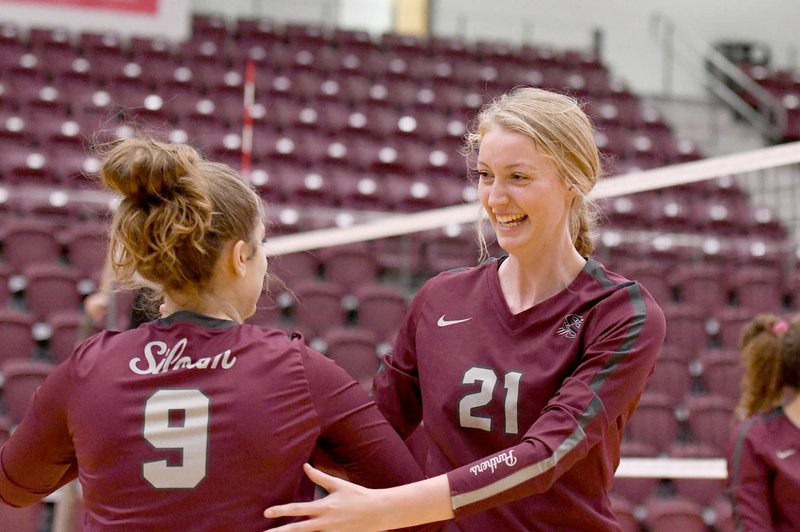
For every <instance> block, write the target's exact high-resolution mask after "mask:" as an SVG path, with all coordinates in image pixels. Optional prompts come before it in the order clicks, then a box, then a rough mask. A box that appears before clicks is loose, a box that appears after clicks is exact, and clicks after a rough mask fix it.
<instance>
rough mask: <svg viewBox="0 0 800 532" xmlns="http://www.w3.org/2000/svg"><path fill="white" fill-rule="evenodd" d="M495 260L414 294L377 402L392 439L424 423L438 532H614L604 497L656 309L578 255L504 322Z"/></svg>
mask: <svg viewBox="0 0 800 532" xmlns="http://www.w3.org/2000/svg"><path fill="white" fill-rule="evenodd" d="M501 260H502V259H501ZM500 262H501V261H497V260H492V261H489V262H487V263H485V264H483V265H481V266H478V267H474V268H469V269H465V270H459V271H452V272H445V273H442V274H440V275H438V276H436V277H435V278H433V279H432V280H430V281H428V282H427V283H426V284H425V285H424V286H423V287H422V289H421V290H420V291H419V292H418V294H417V296H416V297H415V299H414V301H413V302H412V304H411V307H410V310H409V313H408V316H407V319H406V321H405V323H404V325H403V326H402V328H401V330H400V332H399V334H398V339H397V341H396V343H395V350H394V353H393V354H390V355H389V356H387V358H386V361H385V366H384V370H383V371H382V372H381V373H379V374H378V375H377V377H376V389H375V398H376V402H377V403H378V406H379V407H380V408H381V410H382V411H383V412H384V414H385V415H386V416H387V419H389V421H390V423H392V425H393V426H394V427H395V428H396V429H397V430H398V432H399V433H400V434H401V436H404V437H405V436H408V435H409V434H410V433H411V432H412V431H413V430H414V428H415V427H416V426H417V425H418V424H419V423H420V421H424V426H425V428H426V431H427V432H428V434H429V436H430V440H431V443H430V449H429V452H428V456H427V458H426V464H425V466H426V473H427V475H428V476H429V477H430V476H435V475H439V474H442V473H448V480H449V482H450V487H451V498H452V500H451V502H452V506H453V509H454V512H455V520H454V521H451V522H450V523H449V524H448V529H451V530H554V528H555V527H556V526H558V527H560V529H563V530H566V529H580V530H614V529H618V525H617V523H616V519H615V518H614V516H613V514H612V512H611V508H610V503H609V499H608V496H607V492H608V490H609V489H610V487H611V484H612V481H613V475H614V471H615V469H616V467H617V465H618V463H619V448H620V441H621V440H622V437H623V432H624V428H625V423H626V421H627V420H628V418H629V417H630V415H631V413H632V412H633V410H634V408H635V406H636V404H637V403H638V400H639V397H640V396H641V394H642V391H643V390H644V387H645V384H646V381H647V379H648V377H649V376H650V374H651V373H652V371H653V368H654V365H655V362H656V358H657V355H658V352H659V349H660V347H661V344H662V342H663V340H664V335H665V322H664V316H663V313H662V312H661V309H660V308H659V307H658V305H657V304H656V302H655V301H654V300H653V299H652V297H651V296H650V295H649V294H648V293H647V292H646V291H645V290H644V289H643V288H642V287H641V286H640V285H639V284H638V283H635V282H633V281H629V280H627V279H625V278H623V277H621V276H619V275H617V274H615V273H612V272H610V271H608V270H606V269H605V268H604V267H603V266H602V265H601V264H600V263H599V262H597V261H595V260H593V259H591V258H590V259H588V260H587V262H586V265H585V267H584V268H583V270H582V271H581V273H580V274H579V275H578V277H577V278H576V279H575V280H574V281H573V282H572V284H571V285H570V286H569V287H567V288H566V289H565V290H563V291H561V292H560V293H558V294H556V295H554V296H553V297H551V298H549V299H547V300H545V301H543V302H541V303H539V304H537V305H535V306H534V307H532V308H530V309H528V310H525V311H523V312H521V313H519V314H516V315H512V314H511V312H510V311H509V309H508V306H507V305H506V303H505V300H504V298H503V294H502V291H501V288H500V283H499V278H498V272H497V269H498V266H499V264H500Z"/></svg>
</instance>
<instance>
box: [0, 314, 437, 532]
mask: <svg viewBox="0 0 800 532" xmlns="http://www.w3.org/2000/svg"><path fill="white" fill-rule="evenodd" d="M315 446H319V448H320V449H321V450H323V451H324V452H326V453H328V454H329V455H330V456H331V457H332V458H333V459H334V461H336V462H338V463H340V464H343V465H344V466H345V468H346V469H347V471H348V473H349V474H350V475H352V477H353V478H354V480H356V481H357V482H361V483H364V484H366V485H371V486H373V487H388V486H393V485H397V484H403V483H407V482H411V481H414V480H419V479H421V478H423V477H422V472H421V471H420V469H419V467H418V466H417V464H416V462H415V461H414V460H413V458H412V457H411V455H410V454H409V453H408V450H407V449H406V448H405V446H404V445H403V442H402V440H401V439H400V438H399V437H398V436H397V434H396V433H395V431H393V430H392V428H391V426H390V425H389V424H388V423H387V422H386V420H385V419H384V418H383V416H381V414H380V412H379V411H378V409H377V408H376V407H375V404H374V403H373V402H372V401H371V400H370V399H369V398H368V397H367V395H366V394H365V393H364V391H363V389H361V387H360V386H359V385H358V384H356V383H355V382H354V381H353V380H352V379H351V378H350V377H348V376H347V375H346V374H345V372H344V371H343V370H342V369H341V368H339V367H338V366H337V365H336V364H334V363H333V362H332V361H330V360H329V359H326V358H325V357H323V356H322V355H321V354H319V353H317V352H315V351H313V350H310V349H307V348H306V347H305V344H304V343H303V342H302V340H301V339H299V338H295V339H289V338H288V337H287V336H286V335H285V334H284V333H282V332H279V331H270V330H265V329H262V328H260V327H256V326H253V325H248V324H244V325H237V324H235V323H234V322H229V321H222V320H215V319H211V318H207V317H203V316H199V315H196V314H191V313H185V312H181V313H178V314H175V315H173V316H170V317H169V318H166V319H162V320H157V321H155V322H150V323H147V324H144V325H142V326H140V327H139V328H137V329H133V330H129V331H124V332H103V333H100V334H98V335H96V336H93V337H92V338H90V339H88V340H87V341H86V342H84V343H83V344H82V345H81V346H79V347H78V348H77V349H76V351H75V353H74V354H73V356H72V357H71V358H70V359H68V360H67V361H66V362H64V363H63V364H62V365H60V366H59V367H58V368H57V369H56V370H55V372H54V374H53V375H51V376H50V377H49V378H48V379H47V380H46V381H45V382H44V383H43V384H42V386H41V387H40V388H39V390H38V391H37V393H36V395H35V397H34V399H33V402H32V404H31V406H30V407H29V409H28V413H27V414H26V417H25V419H24V420H23V421H22V422H21V423H20V425H19V427H18V429H17V431H16V432H15V433H14V434H13V436H12V438H11V439H10V440H9V441H8V442H7V443H6V444H5V445H4V446H3V448H2V449H1V450H0V464H1V465H2V467H0V498H2V500H3V501H5V502H7V503H9V504H12V505H17V506H20V505H26V504H31V503H33V502H35V501H37V500H39V499H40V498H42V497H43V496H45V495H46V494H48V493H50V492H51V491H53V490H54V489H55V488H57V487H58V486H59V485H61V484H63V483H64V482H66V481H68V480H70V479H72V478H75V476H76V475H77V476H78V478H79V479H80V482H81V486H82V488H83V497H84V505H85V507H86V517H85V523H84V530H87V531H94V530H104V529H107V528H110V527H114V529H115V530H117V529H119V530H137V531H150V530H187V529H190V528H191V529H198V530H231V527H234V528H235V529H236V530H264V529H265V528H268V527H269V526H271V525H275V524H276V522H274V521H273V522H270V521H269V520H266V519H265V518H264V517H263V515H262V512H263V511H264V509H266V508H267V507H269V506H272V505H274V504H281V503H288V502H293V501H297V500H309V499H311V498H312V497H313V485H311V484H310V482H309V481H308V480H307V479H306V477H305V475H304V473H303V471H302V465H303V463H304V462H307V461H308V460H309V457H310V456H311V454H312V451H313V450H314V448H315Z"/></svg>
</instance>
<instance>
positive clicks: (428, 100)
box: [0, 14, 800, 530]
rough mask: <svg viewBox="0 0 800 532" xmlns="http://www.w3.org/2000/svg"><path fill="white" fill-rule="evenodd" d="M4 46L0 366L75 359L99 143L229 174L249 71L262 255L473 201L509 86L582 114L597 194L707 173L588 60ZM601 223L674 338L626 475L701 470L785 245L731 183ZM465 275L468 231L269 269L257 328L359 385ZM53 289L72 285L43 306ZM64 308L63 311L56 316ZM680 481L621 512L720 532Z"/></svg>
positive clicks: (612, 257)
mask: <svg viewBox="0 0 800 532" xmlns="http://www.w3.org/2000/svg"><path fill="white" fill-rule="evenodd" d="M0 29H2V31H0V242H2V245H3V247H2V252H3V253H2V257H1V259H2V260H0V283H2V290H0V306H3V307H4V308H3V309H2V310H0V330H2V331H4V332H3V333H2V335H0V336H2V337H3V338H4V342H3V345H2V349H0V359H1V360H7V359H9V358H21V359H25V360H29V361H32V362H41V363H50V362H53V361H60V360H63V358H64V357H65V356H67V353H68V351H69V346H70V345H71V343H72V342H74V338H75V337H76V335H77V334H78V333H77V330H78V328H79V327H80V325H81V324H80V322H79V320H78V317H77V316H76V311H77V310H78V309H79V302H80V298H81V297H83V296H85V295H86V294H87V293H88V292H90V290H91V287H92V286H95V285H96V283H97V281H98V277H99V268H100V266H101V263H102V256H103V253H104V250H103V248H102V246H101V245H99V242H101V241H102V239H103V238H104V234H105V229H106V228H107V222H108V212H109V203H108V198H107V197H103V196H87V197H91V198H93V199H91V200H86V201H83V202H81V201H78V200H76V199H75V198H77V197H83V196H81V194H83V193H86V192H91V191H93V186H94V185H93V184H92V179H91V176H92V173H93V172H96V171H97V169H98V168H97V163H98V159H97V153H96V152H95V150H94V149H93V145H94V144H97V143H102V142H104V141H106V140H109V139H113V138H116V137H124V136H126V135H129V134H131V133H132V132H133V131H135V130H138V129H144V130H146V131H150V132H151V133H153V134H155V135H156V136H160V137H163V138H168V139H170V140H172V141H178V142H189V143H191V144H193V145H195V146H197V147H198V148H200V149H201V150H203V151H204V152H205V154H206V155H207V156H208V157H210V158H212V159H216V160H222V161H225V162H227V163H229V164H231V165H232V166H234V167H237V168H240V165H241V155H240V150H241V142H242V140H241V134H240V132H241V128H242V120H243V109H242V91H243V83H244V65H245V62H246V61H253V62H254V64H255V68H256V91H255V92H256V101H255V106H254V108H253V109H252V117H253V121H254V127H255V145H254V151H253V160H252V163H253V169H252V171H251V173H250V175H249V177H250V179H251V181H252V182H253V184H254V185H255V186H256V188H257V190H258V191H259V193H260V194H261V196H262V197H263V198H264V200H265V201H266V202H268V204H269V205H270V208H269V212H270V214H271V217H272V220H271V222H272V224H271V227H270V228H269V234H289V233H294V232H299V231H306V230H311V229H319V228H324V227H330V226H334V225H337V224H346V223H352V221H353V220H354V219H358V217H359V216H367V215H368V216H374V215H375V213H377V212H414V211H420V210H425V209H430V208H435V207H441V206H448V205H454V204H458V203H461V202H463V201H467V200H474V199H475V187H474V185H473V184H472V183H471V182H470V179H469V177H470V176H469V175H468V174H469V172H468V170H467V166H466V164H465V163H464V161H463V157H462V156H461V155H459V154H458V148H459V146H460V142H461V140H462V137H463V135H464V132H465V131H466V127H467V124H468V123H469V122H470V120H471V119H472V118H473V117H474V116H475V113H476V111H477V110H478V108H479V107H480V105H481V104H482V103H484V102H486V101H487V100H488V99H489V98H491V97H492V96H495V95H498V94H500V93H501V92H502V91H505V90H507V89H510V88H512V87H514V86H517V85H536V86H541V87H546V88H551V89H554V90H560V91H565V92H568V93H570V94H573V95H575V96H577V97H578V98H579V99H580V100H581V102H582V103H583V104H584V106H585V109H586V110H587V112H588V113H589V114H590V115H591V116H592V118H593V120H594V122H595V124H596V126H597V134H596V139H597V142H598V145H599V146H601V148H602V150H603V154H604V160H605V168H606V173H608V174H616V173H624V172H625V171H628V170H634V169H643V168H653V167H658V166H663V165H669V164H673V163H680V162H686V161H692V160H697V159H700V158H701V157H702V154H701V153H700V152H699V151H698V148H697V146H696V145H695V144H694V143H693V142H691V141H690V140H688V139H681V138H678V137H677V136H676V135H675V134H674V132H673V131H672V129H671V127H670V126H669V125H668V123H667V121H666V120H665V119H664V117H663V116H661V115H660V114H659V113H658V111H657V110H655V109H653V108H650V107H648V106H645V105H644V104H642V102H641V99H640V98H639V97H638V96H637V95H636V94H634V93H633V92H632V91H631V89H630V88H629V87H627V86H626V84H625V83H624V82H623V81H621V80H619V79H617V78H616V77H615V76H614V75H613V74H612V73H611V72H610V70H609V68H608V67H607V66H606V65H605V64H604V63H603V61H602V59H601V58H598V57H596V56H595V55H594V54H592V53H590V52H586V51H581V50H558V49H552V48H550V47H547V46H536V45H530V44H528V45H524V46H518V47H517V46H511V45H508V44H505V43H501V42H469V41H466V40H464V39H460V38H456V37H450V38H446V37H432V38H427V39H426V38H415V37H409V36H404V35H398V34H392V33H389V34H385V35H382V36H380V37H375V36H372V35H370V34H367V33H365V32H359V31H350V30H341V29H339V30H331V29H329V28H321V27H317V26H314V25H302V24H288V25H286V24H279V23H276V22H274V21H271V20H265V19H254V18H240V19H237V20H235V21H230V20H226V19H224V18H222V17H219V16H212V15H203V14H196V15H195V16H194V17H193V33H192V37H191V39H189V40H187V41H186V42H181V43H172V42H169V41H165V40H162V39H156V38H144V37H136V38H133V39H127V40H126V39H121V38H119V37H118V36H116V35H114V34H111V33H110V34H98V33H89V32H86V33H80V34H71V33H69V32H65V31H63V30H59V29H52V28H31V29H30V31H29V32H26V31H22V29H21V28H18V27H16V26H14V25H12V24H1V23H0ZM751 73H752V74H753V75H754V77H755V76H756V74H757V73H756V72H754V71H753V72H751ZM767 77H769V76H767ZM767 77H764V78H763V79H762V80H760V81H763V82H764V83H769V82H771V81H767ZM773 77H774V78H775V80H776V81H775V83H774V84H775V87H777V88H776V89H775V90H776V91H779V92H780V94H782V98H783V99H784V102H786V103H787V108H789V109H790V111H791V112H790V116H793V117H794V116H795V115H798V116H800V110H797V108H800V103H795V104H793V103H792V102H795V101H797V102H800V100H798V99H797V97H796V95H795V92H796V90H797V84H796V82H794V81H792V83H789V78H790V77H792V76H789V77H787V76H786V75H785V73H781V74H779V73H775V74H774V76H773ZM771 79H772V78H770V80H771ZM778 79H779V80H780V81H778ZM792 96H794V99H792ZM790 124H795V125H797V124H800V118H799V119H797V120H795V121H791V120H790ZM796 130H797V131H800V126H798V127H796ZM792 131H794V130H790V131H789V132H787V139H789V138H795V137H793V135H795V133H792ZM796 138H800V133H797V134H796ZM3 187H5V188H3ZM26 191H33V192H32V193H26ZM600 206H601V207H602V215H603V220H602V225H601V228H600V234H599V238H598V246H597V248H598V249H597V251H596V255H597V257H598V258H599V259H600V260H601V261H603V262H605V263H606V264H607V265H608V266H610V267H612V268H613V269H615V270H618V271H620V272H623V273H625V274H627V275H628V276H629V277H631V278H634V279H638V280H640V281H641V282H642V284H643V285H644V286H645V287H646V288H647V289H648V290H649V291H650V292H651V293H652V294H653V295H654V296H655V297H656V299H657V300H658V301H659V302H660V303H661V305H662V307H663V308H664V310H665V313H666V315H667V318H668V335H667V343H666V345H665V347H664V350H663V352H662V355H661V358H660V360H659V363H658V365H657V367H656V370H655V374H654V375H653V378H652V380H651V381H650V384H649V386H648V389H647V392H646V394H645V396H644V397H643V399H642V402H641V404H640V406H639V409H638V410H637V412H636V413H635V415H634V417H633V418H632V419H631V422H630V425H629V430H628V433H627V434H626V440H625V442H624V443H623V455H627V456H632V455H639V456H690V455H691V456H706V455H708V452H709V451H708V449H709V447H708V446H709V445H713V447H710V448H711V449H712V451H711V453H712V455H714V456H719V450H720V448H721V447H720V444H721V443H722V442H721V440H720V438H722V436H723V432H724V431H725V430H726V423H729V422H730V420H731V410H732V408H733V406H734V405H735V402H736V398H737V395H738V388H737V386H738V378H739V372H740V371H741V370H740V368H739V366H738V358H737V355H736V354H735V350H736V347H737V341H738V334H739V331H740V328H741V325H742V323H743V322H744V321H745V320H746V319H749V318H750V317H751V316H752V315H753V314H754V313H755V312H760V311H778V312H780V311H782V310H785V311H788V310H789V305H792V304H794V303H795V301H794V300H793V298H792V294H793V293H794V292H795V289H796V287H797V286H798V283H799V282H800V276H798V275H796V274H795V275H794V276H787V275H784V265H785V264H786V260H787V259H788V257H787V256H786V254H785V253H784V250H785V246H784V243H785V241H786V238H787V232H786V230H785V228H783V227H782V226H781V225H780V223H779V222H778V221H777V220H776V219H775V217H774V216H772V214H771V212H770V211H769V210H768V209H766V208H765V207H764V206H762V205H757V204H755V203H753V201H752V200H751V199H750V197H749V196H748V195H747V194H746V193H745V192H744V191H743V190H742V189H740V188H739V187H738V186H737V185H736V183H735V182H734V181H733V180H732V179H730V178H729V177H727V176H721V177H720V178H719V179H717V180H715V181H709V182H704V183H701V184H695V185H688V186H681V187H672V188H669V189H666V190H661V191H655V192H645V193H639V194H634V195H630V196H623V197H616V198H613V199H612V200H604V201H602V202H600ZM343 213H344V214H346V215H347V216H344V217H342V214H343ZM491 244H492V242H490V249H491V250H492V251H493V252H498V250H497V248H496V246H492V245H491ZM476 260H477V250H476V246H475V245H474V228H472V227H470V226H455V227H448V228H445V230H436V231H428V232H422V233H417V234H412V235H408V236H403V237H393V238H385V239H381V240H378V241H375V242H370V243H365V244H360V245H357V246H348V247H339V248H329V249H324V250H320V251H313V252H302V253H293V254H290V255H284V256H281V257H276V258H274V259H272V260H271V261H270V271H269V273H270V276H271V279H270V287H269V288H270V291H269V292H265V293H264V294H263V295H262V298H261V300H260V302H259V309H258V312H257V314H256V316H254V317H253V318H252V319H251V321H252V322H253V323H258V324H262V325H272V326H275V327H278V328H280V329H283V330H286V331H293V330H299V331H301V332H303V333H304V334H305V335H306V337H307V339H308V340H309V341H312V342H314V343H313V345H315V346H316V347H318V348H320V349H321V350H323V351H325V352H326V353H327V354H328V355H329V356H331V357H332V358H335V359H337V360H340V361H342V364H343V366H345V367H346V368H348V369H350V371H352V372H353V376H354V377H356V378H357V379H358V380H359V382H361V383H362V384H363V385H364V386H365V387H367V388H368V387H369V383H370V382H371V376H370V375H369V373H370V371H372V372H374V371H375V370H376V369H377V367H378V358H377V356H376V355H377V354H378V353H380V352H382V351H383V350H385V346H386V345H388V344H389V343H390V342H391V341H392V339H393V337H394V335H395V334H396V331H397V329H398V327H399V326H400V323H401V320H402V316H403V315H404V313H405V311H406V309H407V305H408V301H409V298H410V295H411V293H413V291H414V290H415V289H416V288H417V287H418V286H419V283H420V282H422V281H423V280H425V279H427V278H428V277H430V276H431V275H433V274H434V273H436V272H437V271H441V270H442V269H447V268H451V267H457V266H461V265H467V264H473V263H475V261H476ZM37 272H38V273H37ZM44 273H48V275H49V277H48V278H49V279H50V282H55V281H56V280H57V281H58V282H60V283H65V286H66V287H65V288H64V289H60V288H59V289H55V288H52V286H53V285H52V284H51V285H49V287H47V286H46V287H44V288H40V286H41V285H40V284H39V283H40V279H42V278H43V277H44ZM56 278H57V279H56ZM67 285H68V286H67ZM41 291H44V292H45V294H47V295H46V297H41V296H39V295H37V294H38V293H40V292H41ZM55 293H58V294H61V295H64V297H65V300H64V301H62V302H60V303H58V304H56V303H57V302H56V301H55V299H54V298H53V297H52V296H53V295H54V294H55ZM42 325H46V327H42ZM14 331H16V332H14ZM356 344H357V345H358V346H359V348H358V350H356V349H355V348H354V347H353V346H354V345H356ZM342 346H346V347H342ZM356 353H360V354H361V355H362V356H361V357H359V358H353V357H355V355H356ZM346 356H349V357H351V358H349V359H346V358H344V357H346ZM6 406H8V404H7V405H6ZM705 419H713V421H709V422H707V421H704V420H705ZM712 426H713V427H716V428H711V429H710V427H712ZM692 453H694V454H692ZM682 484H683V483H677V484H675V485H670V486H667V485H666V483H664V482H661V481H659V480H658V479H618V482H617V485H616V487H615V496H616V497H618V500H617V502H615V508H618V509H620V513H621V514H622V513H623V512H624V513H625V514H626V515H628V516H629V517H632V518H633V519H634V520H635V522H636V523H638V526H640V527H650V528H651V529H652V530H661V529H664V530H666V529H673V528H674V527H675V526H677V525H675V523H677V522H680V523H686V524H685V525H681V526H686V527H687V528H688V527H690V526H692V527H699V526H700V524H699V523H702V516H701V513H702V507H705V508H706V509H711V510H712V513H716V514H717V515H718V521H717V525H718V528H717V529H718V530H722V528H720V527H721V526H722V524H721V523H723V522H724V519H726V514H725V506H724V503H720V502H719V495H720V494H721V488H720V486H719V485H716V484H714V483H711V484H710V485H708V484H707V485H703V486H702V487H700V488H697V487H696V486H688V487H687V486H682ZM701 490H703V491H702V493H703V495H702V496H700V495H698V493H700V491H701ZM675 494H678V495H682V496H685V497H687V498H689V499H691V500H693V501H696V503H695V504H688V505H687V504H686V503H685V501H683V502H676V501H678V499H676V498H675V497H673V496H674V495H675ZM665 501H667V502H665ZM727 515H729V514H727ZM628 522H629V523H630V519H628ZM664 523H667V524H664ZM717 525H715V526H717ZM631 526H634V525H631ZM662 527H663V528H662ZM698 529H699V528H698Z"/></svg>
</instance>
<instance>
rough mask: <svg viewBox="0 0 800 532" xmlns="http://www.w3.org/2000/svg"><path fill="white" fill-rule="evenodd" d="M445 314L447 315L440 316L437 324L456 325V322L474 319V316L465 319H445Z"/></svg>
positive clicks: (443, 325)
mask: <svg viewBox="0 0 800 532" xmlns="http://www.w3.org/2000/svg"><path fill="white" fill-rule="evenodd" d="M444 316H445V315H444V314H442V317H441V318H439V321H437V322H436V325H438V326H439V327H447V326H448V325H455V324H456V323H464V322H465V321H469V320H471V319H472V318H464V319H463V320H446V319H444Z"/></svg>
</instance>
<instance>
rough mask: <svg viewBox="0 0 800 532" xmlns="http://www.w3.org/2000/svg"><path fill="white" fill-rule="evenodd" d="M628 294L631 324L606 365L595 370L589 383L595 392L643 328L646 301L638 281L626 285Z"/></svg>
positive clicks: (626, 352)
mask: <svg viewBox="0 0 800 532" xmlns="http://www.w3.org/2000/svg"><path fill="white" fill-rule="evenodd" d="M626 290H627V291H628V294H629V295H630V298H631V305H633V316H632V317H631V326H630V328H629V329H628V334H626V335H625V340H624V341H623V342H622V344H621V345H620V346H619V348H618V349H617V351H616V353H614V354H613V355H611V356H610V357H609V359H608V362H607V363H606V367H604V368H603V369H601V370H600V371H598V372H597V374H596V375H595V376H594V378H593V379H592V382H591V384H590V386H591V388H592V391H593V392H594V393H597V392H598V391H599V390H600V388H601V387H602V386H603V383H604V382H605V380H606V378H608V376H609V375H610V374H611V373H612V372H613V371H614V368H615V367H616V365H617V363H618V362H619V360H620V359H621V358H622V357H625V356H627V355H629V354H630V353H631V350H632V349H633V346H635V345H636V341H637V340H638V339H639V335H640V334H641V333H642V330H644V324H645V322H646V321H647V303H646V302H645V300H644V296H643V295H642V288H641V286H640V285H639V283H632V284H630V285H628V286H627V287H626Z"/></svg>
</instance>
